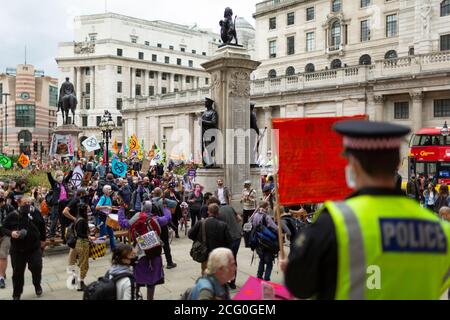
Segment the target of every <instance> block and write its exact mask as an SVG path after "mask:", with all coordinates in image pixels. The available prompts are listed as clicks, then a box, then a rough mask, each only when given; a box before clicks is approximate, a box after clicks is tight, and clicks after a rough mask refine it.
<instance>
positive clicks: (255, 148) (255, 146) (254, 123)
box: [250, 101, 260, 167]
mask: <svg viewBox="0 0 450 320" xmlns="http://www.w3.org/2000/svg"><path fill="white" fill-rule="evenodd" d="M250 129H251V139H250V141H251V144H250V147H251V149H250V150H251V155H250V165H251V166H252V167H256V166H257V164H256V162H257V160H258V154H259V138H260V132H259V128H258V120H257V118H256V112H255V103H254V102H253V101H250Z"/></svg>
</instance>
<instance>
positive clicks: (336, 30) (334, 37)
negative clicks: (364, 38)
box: [330, 21, 341, 50]
mask: <svg viewBox="0 0 450 320" xmlns="http://www.w3.org/2000/svg"><path fill="white" fill-rule="evenodd" d="M340 46H341V23H340V22H339V21H335V22H334V23H333V24H332V25H331V48H330V49H331V50H339V48H340Z"/></svg>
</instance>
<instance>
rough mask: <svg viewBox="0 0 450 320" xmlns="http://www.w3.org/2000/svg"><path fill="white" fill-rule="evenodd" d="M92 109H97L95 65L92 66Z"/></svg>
mask: <svg viewBox="0 0 450 320" xmlns="http://www.w3.org/2000/svg"><path fill="white" fill-rule="evenodd" d="M90 69H91V95H90V98H91V109H95V66H92V67H91V68H90Z"/></svg>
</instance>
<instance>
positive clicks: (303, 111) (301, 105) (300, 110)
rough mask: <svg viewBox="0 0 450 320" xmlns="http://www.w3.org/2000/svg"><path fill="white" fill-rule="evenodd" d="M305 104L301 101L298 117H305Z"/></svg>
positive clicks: (298, 107)
mask: <svg viewBox="0 0 450 320" xmlns="http://www.w3.org/2000/svg"><path fill="white" fill-rule="evenodd" d="M305 108H306V107H305V105H304V104H303V103H299V104H298V106H297V113H298V117H300V118H305V115H306V110H305Z"/></svg>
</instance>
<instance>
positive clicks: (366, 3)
mask: <svg viewBox="0 0 450 320" xmlns="http://www.w3.org/2000/svg"><path fill="white" fill-rule="evenodd" d="M371 2H372V1H371V0H361V8H367V7H368V6H370V5H371V4H372V3H371Z"/></svg>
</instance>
